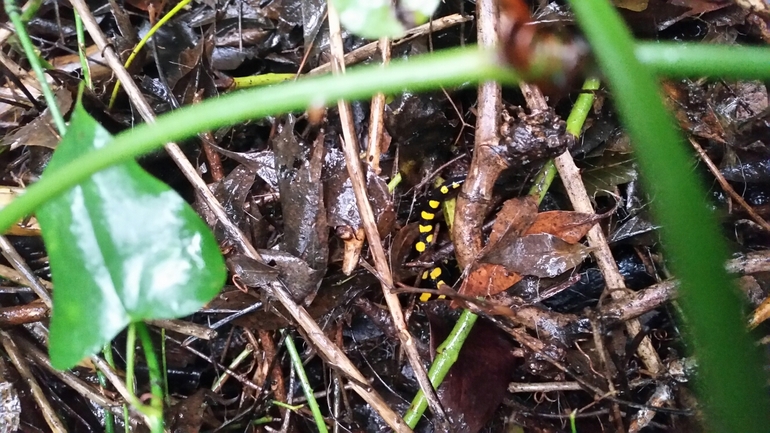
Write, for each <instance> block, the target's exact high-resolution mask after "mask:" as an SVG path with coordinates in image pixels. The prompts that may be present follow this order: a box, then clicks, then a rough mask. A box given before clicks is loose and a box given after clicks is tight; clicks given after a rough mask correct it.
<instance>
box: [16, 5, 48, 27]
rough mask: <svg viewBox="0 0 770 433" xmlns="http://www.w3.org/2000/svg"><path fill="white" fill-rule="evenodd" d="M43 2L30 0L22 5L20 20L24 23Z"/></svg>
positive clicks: (32, 16)
mask: <svg viewBox="0 0 770 433" xmlns="http://www.w3.org/2000/svg"><path fill="white" fill-rule="evenodd" d="M42 4H43V0H31V1H28V2H27V4H26V5H24V11H23V12H22V13H21V22H23V23H24V24H25V25H26V24H27V23H28V22H29V20H31V19H32V18H34V17H35V15H36V14H37V11H38V10H39V9H40V6H41V5H42Z"/></svg>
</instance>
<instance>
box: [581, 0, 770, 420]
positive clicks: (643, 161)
mask: <svg viewBox="0 0 770 433" xmlns="http://www.w3.org/2000/svg"><path fill="white" fill-rule="evenodd" d="M570 4H571V5H572V9H573V12H574V13H575V18H576V19H577V22H578V24H580V27H581V29H582V30H583V33H584V34H585V35H586V37H587V38H588V41H589V42H590V43H591V47H592V49H593V52H594V55H595V56H596V59H597V61H598V64H599V66H600V67H601V70H602V72H603V73H604V74H605V76H606V80H607V83H608V86H609V88H610V90H611V91H612V95H613V100H614V102H615V107H616V109H617V111H618V114H619V117H620V119H621V120H622V122H623V125H624V126H625V128H626V130H627V131H628V134H629V137H630V138H631V142H632V143H634V148H635V155H636V158H637V161H638V163H639V165H640V168H641V174H642V180H643V182H644V184H645V186H646V188H647V189H648V191H649V193H650V194H651V195H652V196H653V197H655V200H653V202H652V203H651V205H652V209H653V211H654V214H655V216H656V217H657V220H658V221H659V222H660V223H661V225H662V226H663V229H662V230H661V236H662V241H663V245H664V248H665V249H666V251H667V252H668V254H669V257H670V260H669V262H670V264H671V267H672V268H673V269H674V271H675V273H676V274H677V275H678V277H679V278H680V280H681V287H680V294H681V302H682V306H683V308H684V310H685V312H686V313H687V314H688V318H689V320H690V323H691V325H692V326H691V329H690V331H691V333H692V340H693V342H694V346H695V353H697V355H698V359H699V366H700V369H699V372H698V376H699V385H700V387H701V391H702V392H701V397H702V398H703V399H702V403H703V404H704V405H705V409H706V410H704V412H703V413H704V415H705V416H706V418H707V419H708V422H709V424H707V427H708V430H711V431H725V432H742V433H743V432H745V433H750V432H764V431H767V425H768V421H770V420H769V419H768V418H769V417H768V415H769V414H770V410H769V409H770V405H768V398H767V395H766V393H765V392H764V390H763V384H764V383H765V381H766V378H765V376H764V375H763V374H761V370H760V365H761V364H760V361H759V357H758V353H757V352H756V351H755V350H754V348H753V347H752V343H751V341H750V339H749V336H748V334H747V332H746V329H745V323H744V321H743V320H742V312H741V303H740V301H739V297H738V296H737V293H736V292H735V287H734V286H733V284H732V283H731V282H730V280H729V279H728V276H727V274H726V271H725V268H724V260H725V258H726V256H727V254H726V247H725V244H724V240H723V238H722V235H721V230H720V227H719V225H718V224H717V221H716V219H715V217H714V215H713V213H711V212H710V211H709V210H708V209H707V207H706V200H705V198H706V197H708V194H707V192H706V190H705V188H704V187H703V185H702V184H701V182H699V180H698V179H697V178H696V177H695V175H694V173H693V172H692V171H691V170H690V169H689V167H690V166H691V165H692V157H691V151H690V149H689V146H684V145H683V140H682V137H681V135H680V134H679V133H678V132H677V131H676V130H675V128H674V124H675V123H674V120H673V119H672V118H671V116H669V114H668V112H667V110H666V109H665V107H664V105H663V102H662V100H661V97H660V89H659V88H658V84H657V78H656V77H655V76H654V75H653V71H652V70H651V68H647V67H645V66H644V65H642V64H641V63H640V62H639V59H637V57H636V56H635V52H634V48H635V47H634V44H633V40H632V37H631V34H630V32H629V31H628V29H627V28H626V26H625V24H624V23H623V21H622V19H621V17H620V16H619V14H618V12H617V11H616V10H615V8H614V7H613V6H612V5H611V4H610V3H609V2H608V1H607V0H571V1H570ZM730 49H731V50H735V51H744V50H741V49H739V48H736V47H732V48H730ZM764 51H765V52H770V50H766V49H765V50H764ZM680 52H681V50H680ZM762 55H763V54H760V53H759V52H758V54H757V56H762ZM764 55H766V54H764ZM719 60H720V61H721V60H724V59H723V58H720V59H719ZM750 62H751V63H754V62H753V61H750ZM707 63H708V65H707ZM719 63H720V62H719V61H718V60H717V59H716V57H711V58H706V59H700V63H699V64H700V65H701V66H704V67H706V66H709V67H714V66H715V65H716V64H719ZM767 64H768V63H766V64H765V65H764V66H763V68H764V70H765V76H767V71H768V69H767ZM725 66H727V65H721V66H719V68H722V69H723V70H724V68H725ZM729 66H730V67H731V68H732V67H734V68H736V69H738V68H739V65H737V64H734V63H732V64H730V65H729ZM681 70H684V68H682V69H680V71H681ZM714 70H715V69H714ZM685 72H692V69H688V70H686V71H685ZM725 72H726V71H725Z"/></svg>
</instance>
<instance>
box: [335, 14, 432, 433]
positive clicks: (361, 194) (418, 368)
mask: <svg viewBox="0 0 770 433" xmlns="http://www.w3.org/2000/svg"><path fill="white" fill-rule="evenodd" d="M329 29H330V31H329V33H330V38H329V39H330V41H329V42H330V47H331V54H332V66H333V71H334V73H336V74H341V73H344V71H345V65H344V63H343V48H342V35H341V34H340V24H339V16H338V15H337V12H336V11H335V10H334V7H333V6H332V5H331V4H330V5H329ZM337 107H338V110H339V114H340V120H341V123H342V133H343V136H344V140H343V146H342V147H343V152H344V154H345V162H346V165H347V169H348V175H349V176H350V181H351V183H352V185H353V192H354V194H355V196H356V204H357V205H358V212H359V213H360V215H361V223H362V225H363V227H364V232H365V234H366V239H367V240H368V241H369V251H370V252H371V254H372V258H373V260H374V267H375V269H376V270H377V273H378V274H379V275H378V278H380V281H381V282H382V292H383V294H384V296H385V302H386V303H387V305H388V309H389V310H390V314H391V316H392V317H393V323H394V325H395V326H396V329H397V330H398V337H399V340H400V341H401V344H402V346H403V349H404V352H406V356H407V358H408V359H409V363H410V365H411V366H412V369H413V371H414V373H415V377H416V378H417V382H418V383H419V384H420V388H421V389H422V391H423V393H425V395H426V397H427V399H428V404H429V406H430V408H431V411H433V413H434V415H436V417H437V420H438V421H439V422H442V418H443V419H444V420H446V416H445V415H444V413H443V409H442V408H441V404H440V403H439V401H438V397H437V396H436V395H435V391H434V390H433V385H431V383H430V379H428V373H427V372H426V371H425V367H424V366H423V363H422V359H421V358H420V355H419V353H418V352H417V346H416V345H415V343H414V338H413V337H412V335H411V334H410V333H409V331H408V330H407V328H406V323H405V321H404V313H403V311H401V302H400V301H399V300H398V296H397V295H396V294H395V293H393V292H392V290H393V275H392V274H391V271H390V267H389V265H388V260H387V258H386V256H385V251H384V250H383V248H382V240H381V239H380V234H379V231H378V230H377V223H376V222H375V219H374V213H373V211H372V208H371V206H370V204H369V199H368V197H367V195H366V180H365V176H364V171H363V167H362V165H361V161H360V160H359V157H358V155H359V148H358V143H357V141H356V135H355V129H354V128H353V116H352V114H351V113H350V109H349V107H348V104H347V103H345V102H344V101H339V102H338V103H337ZM401 425H402V426H403V428H404V429H405V431H406V430H410V429H409V427H407V426H406V424H403V421H401Z"/></svg>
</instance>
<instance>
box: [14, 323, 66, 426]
mask: <svg viewBox="0 0 770 433" xmlns="http://www.w3.org/2000/svg"><path fill="white" fill-rule="evenodd" d="M0 343H1V344H2V346H3V349H4V350H5V353H6V354H7V355H8V358H10V359H11V363H13V366H14V367H16V371H18V372H19V374H20V375H21V377H22V378H23V379H24V381H25V382H26V383H27V385H28V386H29V390H30V392H32V398H34V399H35V402H36V403H37V405H38V407H39V408H40V411H41V412H42V413H43V418H45V421H46V423H47V424H48V427H50V428H51V431H53V432H57V433H58V432H61V433H66V431H67V428H66V427H65V426H64V424H63V423H62V422H61V420H60V419H59V418H58V417H57V416H56V410H55V409H54V408H53V406H51V403H50V402H49V401H48V399H47V398H46V397H45V393H44V392H43V389H42V388H40V385H39V384H38V383H37V379H35V375H33V374H32V371H30V369H29V365H28V364H27V361H26V359H24V356H23V355H22V354H21V351H20V350H19V347H18V346H17V345H16V343H15V342H14V341H13V338H11V335H10V334H8V332H7V331H0Z"/></svg>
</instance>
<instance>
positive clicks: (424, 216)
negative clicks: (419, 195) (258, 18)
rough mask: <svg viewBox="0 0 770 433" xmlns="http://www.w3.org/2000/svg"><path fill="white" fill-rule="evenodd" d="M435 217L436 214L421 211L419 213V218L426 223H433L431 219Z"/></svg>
mask: <svg viewBox="0 0 770 433" xmlns="http://www.w3.org/2000/svg"><path fill="white" fill-rule="evenodd" d="M435 217H436V214H432V213H430V212H426V211H422V212H420V218H422V219H424V220H427V221H433V218H435Z"/></svg>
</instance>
